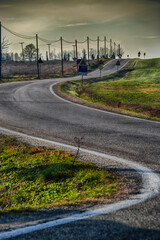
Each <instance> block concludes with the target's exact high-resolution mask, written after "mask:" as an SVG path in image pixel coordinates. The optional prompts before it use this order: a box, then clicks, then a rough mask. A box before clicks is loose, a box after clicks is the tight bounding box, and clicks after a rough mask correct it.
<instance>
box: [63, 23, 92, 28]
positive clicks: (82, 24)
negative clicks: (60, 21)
mask: <svg viewBox="0 0 160 240" xmlns="http://www.w3.org/2000/svg"><path fill="white" fill-rule="evenodd" d="M87 25H90V23H70V24H67V25H64V26H60V27H77V26H87Z"/></svg>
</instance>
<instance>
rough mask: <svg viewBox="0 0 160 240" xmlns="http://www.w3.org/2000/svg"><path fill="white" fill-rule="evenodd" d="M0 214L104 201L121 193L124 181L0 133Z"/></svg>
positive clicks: (60, 152)
mask: <svg viewBox="0 0 160 240" xmlns="http://www.w3.org/2000/svg"><path fill="white" fill-rule="evenodd" d="M0 176H1V177H0V213H4V212H10V211H12V210H14V211H15V210H16V211H17V210H18V211H22V210H27V209H33V210H35V209H46V208H53V207H62V206H66V205H80V204H91V203H103V202H106V201H108V199H110V198H113V197H115V198H116V196H117V195H119V194H120V193H121V191H123V190H122V188H123V187H124V184H123V180H122V178H120V177H117V176H115V175H114V174H113V173H112V174H111V173H109V172H108V171H106V170H105V169H100V168H98V167H96V166H95V165H93V164H92V163H89V162H80V161H78V160H77V159H75V156H73V155H71V154H69V153H65V152H62V151H60V150H55V149H48V148H44V147H34V146H30V145H26V144H24V143H19V142H17V140H15V139H12V138H10V137H4V136H1V135H0Z"/></svg>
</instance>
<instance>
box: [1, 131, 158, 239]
mask: <svg viewBox="0 0 160 240" xmlns="http://www.w3.org/2000/svg"><path fill="white" fill-rule="evenodd" d="M0 131H1V132H3V133H9V134H13V135H17V136H21V137H24V138H30V139H32V140H36V141H39V142H42V143H44V142H45V143H49V144H53V145H56V146H63V147H66V148H68V149H72V150H75V149H77V148H76V147H74V146H71V145H67V144H62V143H58V142H55V141H51V140H47V139H43V138H38V137H33V136H29V135H27V134H24V133H19V132H16V131H12V130H9V129H5V128H2V127H0ZM80 151H81V152H84V153H89V154H92V155H96V156H100V157H103V158H106V159H110V160H113V161H116V162H119V163H123V164H127V165H128V166H129V167H131V168H132V169H134V170H136V171H137V172H138V173H139V174H140V175H141V177H142V182H143V187H142V189H141V191H140V194H137V195H135V196H132V197H131V198H130V199H129V200H124V201H120V202H117V203H113V204H105V205H103V206H100V207H97V208H95V209H94V210H90V211H86V212H84V213H79V214H73V215H69V216H68V217H65V218H62V219H57V220H53V221H49V222H46V223H41V224H36V225H33V226H28V227H21V228H17V229H14V230H10V231H6V232H1V233H0V240H2V239H8V238H11V237H17V236H20V235H23V234H28V233H32V232H35V231H40V230H44V229H46V228H51V227H54V226H59V225H63V224H67V223H71V222H75V221H80V220H84V219H87V218H91V217H95V216H99V215H103V214H109V213H112V212H115V211H118V210H121V209H124V208H128V207H130V206H133V205H135V204H138V203H141V202H144V201H145V200H147V199H149V198H151V197H154V196H155V195H157V194H158V193H159V189H160V178H159V176H158V175H157V174H156V173H154V172H153V171H152V170H151V169H149V168H147V167H144V166H142V165H141V164H138V163H136V162H132V161H128V160H125V159H123V158H118V157H115V156H110V155H108V154H104V153H99V152H96V151H91V150H87V149H84V148H80Z"/></svg>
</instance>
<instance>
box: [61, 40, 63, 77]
mask: <svg viewBox="0 0 160 240" xmlns="http://www.w3.org/2000/svg"><path fill="white" fill-rule="evenodd" d="M61 65H62V76H63V39H62V37H61Z"/></svg>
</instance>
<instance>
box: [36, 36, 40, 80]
mask: <svg viewBox="0 0 160 240" xmlns="http://www.w3.org/2000/svg"><path fill="white" fill-rule="evenodd" d="M36 49H37V75H38V79H40V71H39V62H38V59H39V49H38V34H36Z"/></svg>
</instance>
